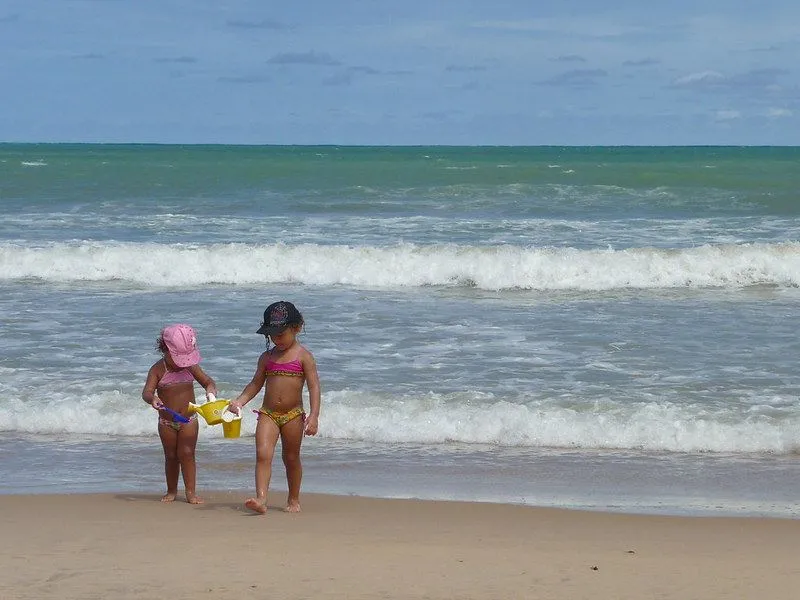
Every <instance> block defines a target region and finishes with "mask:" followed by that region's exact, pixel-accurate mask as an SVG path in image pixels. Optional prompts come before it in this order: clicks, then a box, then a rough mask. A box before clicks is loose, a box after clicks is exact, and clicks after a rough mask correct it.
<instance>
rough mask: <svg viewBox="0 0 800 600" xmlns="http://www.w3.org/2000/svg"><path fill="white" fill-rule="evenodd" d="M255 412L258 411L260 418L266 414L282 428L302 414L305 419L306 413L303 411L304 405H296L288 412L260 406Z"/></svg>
mask: <svg viewBox="0 0 800 600" xmlns="http://www.w3.org/2000/svg"><path fill="white" fill-rule="evenodd" d="M253 412H255V413H258V418H259V419H260V418H261V415H266V416H268V417H269V418H270V419H272V420H273V421H274V422H275V425H277V426H278V428H279V429H280V428H281V427H283V426H284V425H286V424H287V423H288V422H289V421H294V420H295V419H296V418H297V417H300V416H302V417H303V420H305V417H306V413H305V412H304V411H303V407H302V406H295V407H294V408H293V409H292V410H290V411H288V412H278V411H276V410H270V409H268V408H259V409H258V410H254V411H253Z"/></svg>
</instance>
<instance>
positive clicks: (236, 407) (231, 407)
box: [228, 400, 242, 416]
mask: <svg viewBox="0 0 800 600" xmlns="http://www.w3.org/2000/svg"><path fill="white" fill-rule="evenodd" d="M228 412H232V413H233V414H235V415H239V416H241V414H242V406H241V405H240V404H239V403H238V402H236V400H233V401H232V402H230V403H228Z"/></svg>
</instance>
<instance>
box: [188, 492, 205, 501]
mask: <svg viewBox="0 0 800 600" xmlns="http://www.w3.org/2000/svg"><path fill="white" fill-rule="evenodd" d="M186 501H187V502H188V503H189V504H202V503H203V499H202V498H201V497H200V496H198V495H197V494H188V493H187V494H186Z"/></svg>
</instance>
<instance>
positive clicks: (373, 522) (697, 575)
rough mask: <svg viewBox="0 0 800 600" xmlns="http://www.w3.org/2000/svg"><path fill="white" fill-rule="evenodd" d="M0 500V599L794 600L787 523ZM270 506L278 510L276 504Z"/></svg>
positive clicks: (393, 506)
mask: <svg viewBox="0 0 800 600" xmlns="http://www.w3.org/2000/svg"><path fill="white" fill-rule="evenodd" d="M205 498H206V504H204V505H202V506H190V505H188V504H186V503H184V502H176V503H174V504H169V505H167V504H162V503H160V502H159V496H157V495H113V494H98V495H80V494H76V495H33V496H23V495H8V496H0V526H1V527H2V546H1V550H0V570H1V571H2V573H3V576H2V578H0V598H3V599H8V600H12V599H13V600H17V599H28V598H30V599H34V598H35V599H44V598H61V599H69V598H75V599H77V598H80V599H83V600H86V599H91V598H115V599H127V598H140V599H143V598H215V599H222V600H224V599H234V598H236V599H241V598H277V597H282V598H350V599H353V598H365V599H366V598H398V599H400V598H432V599H434V598H475V599H490V598H492V599H494V598H497V599H505V598H536V599H550V598H554V599H555V598H558V599H573V600H578V599H583V598H586V599H590V598H591V599H593V600H601V599H609V600H610V599H616V600H619V599H625V598H630V599H634V598H635V599H643V598H658V599H672V598H675V599H682V600H686V599H691V598H697V599H703V600H712V599H714V598H736V599H745V598H765V599H769V600H777V599H784V598H785V599H787V600H789V599H794V598H796V597H797V589H798V588H800V566H798V563H797V558H796V551H797V543H798V542H797V540H798V539H800V521H798V520H781V519H762V518H714V517H702V518H696V517H665V516H641V515H625V514H615V513H599V512H584V511H570V510H559V509H546V508H534V507H526V506H513V505H501V504H479V503H459V502H428V501H415V500H380V499H369V498H358V497H339V496H326V495H311V494H307V495H304V497H303V509H304V512H303V513H302V514H300V515H290V514H287V513H284V512H282V510H281V507H280V506H279V505H278V504H276V503H275V502H277V497H275V498H273V499H272V505H271V506H270V512H268V514H267V515H266V516H263V517H262V516H256V515H253V514H250V513H248V512H247V511H245V510H244V509H243V508H242V502H241V501H242V498H243V496H242V495H241V494H233V493H229V492H218V493H212V494H206V495H205ZM281 500H282V498H281Z"/></svg>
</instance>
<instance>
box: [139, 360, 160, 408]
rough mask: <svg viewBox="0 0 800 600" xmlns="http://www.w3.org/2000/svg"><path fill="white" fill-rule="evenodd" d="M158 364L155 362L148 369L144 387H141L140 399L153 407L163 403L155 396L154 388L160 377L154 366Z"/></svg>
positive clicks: (158, 406)
mask: <svg viewBox="0 0 800 600" xmlns="http://www.w3.org/2000/svg"><path fill="white" fill-rule="evenodd" d="M158 365H159V363H156V364H154V365H153V366H152V367H150V370H149V371H148V372H147V380H145V382H144V388H143V389H142V400H144V401H145V402H147V403H148V404H149V405H150V406H152V407H153V408H155V409H160V408H161V407H163V406H164V403H163V402H161V398H159V397H158V396H156V388H157V387H158V382H159V380H160V379H161V377H159V374H158V369H157V368H156V367H158Z"/></svg>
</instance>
